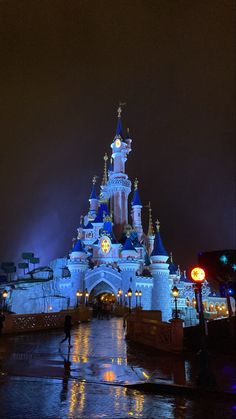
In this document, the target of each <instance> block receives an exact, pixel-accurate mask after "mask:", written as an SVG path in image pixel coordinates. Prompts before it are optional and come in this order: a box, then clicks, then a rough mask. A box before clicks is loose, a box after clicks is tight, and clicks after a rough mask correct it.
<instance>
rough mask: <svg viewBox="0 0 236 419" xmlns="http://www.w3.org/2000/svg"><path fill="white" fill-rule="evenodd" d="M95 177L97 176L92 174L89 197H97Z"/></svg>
mask: <svg viewBox="0 0 236 419" xmlns="http://www.w3.org/2000/svg"><path fill="white" fill-rule="evenodd" d="M97 177H98V176H94V177H93V180H92V183H93V187H92V191H91V194H90V197H89V199H98V198H97V194H96V187H95V185H96V182H97Z"/></svg>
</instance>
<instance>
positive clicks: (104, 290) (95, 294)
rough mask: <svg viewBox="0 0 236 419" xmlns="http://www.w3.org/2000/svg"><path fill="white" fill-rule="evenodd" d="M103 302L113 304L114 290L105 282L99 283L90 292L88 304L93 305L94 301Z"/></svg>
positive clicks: (114, 298)
mask: <svg viewBox="0 0 236 419" xmlns="http://www.w3.org/2000/svg"><path fill="white" fill-rule="evenodd" d="M105 300H107V301H109V302H115V301H116V295H115V290H114V289H113V288H112V286H111V285H109V284H108V283H107V282H105V281H101V282H99V283H98V284H97V285H96V286H95V287H94V288H93V289H92V290H91V291H90V294H89V303H91V304H93V303H95V302H96V301H97V302H98V301H100V302H101V301H104V302H105Z"/></svg>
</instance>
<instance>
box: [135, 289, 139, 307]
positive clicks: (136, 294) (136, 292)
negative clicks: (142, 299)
mask: <svg viewBox="0 0 236 419" xmlns="http://www.w3.org/2000/svg"><path fill="white" fill-rule="evenodd" d="M135 297H136V307H138V290H136V291H135Z"/></svg>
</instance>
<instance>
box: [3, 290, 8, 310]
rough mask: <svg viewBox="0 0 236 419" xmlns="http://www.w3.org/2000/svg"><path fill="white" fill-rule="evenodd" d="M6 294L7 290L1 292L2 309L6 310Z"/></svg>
mask: <svg viewBox="0 0 236 419" xmlns="http://www.w3.org/2000/svg"><path fill="white" fill-rule="evenodd" d="M7 296H8V292H7V291H6V290H4V291H3V293H2V298H3V311H5V310H6V299H7Z"/></svg>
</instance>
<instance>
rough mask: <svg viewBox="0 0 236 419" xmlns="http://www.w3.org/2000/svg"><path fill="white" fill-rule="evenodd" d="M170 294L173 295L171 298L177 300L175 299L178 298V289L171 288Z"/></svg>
mask: <svg viewBox="0 0 236 419" xmlns="http://www.w3.org/2000/svg"><path fill="white" fill-rule="evenodd" d="M172 294H173V297H175V298H177V297H178V295H179V290H178V288H177V287H173V288H172Z"/></svg>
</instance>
